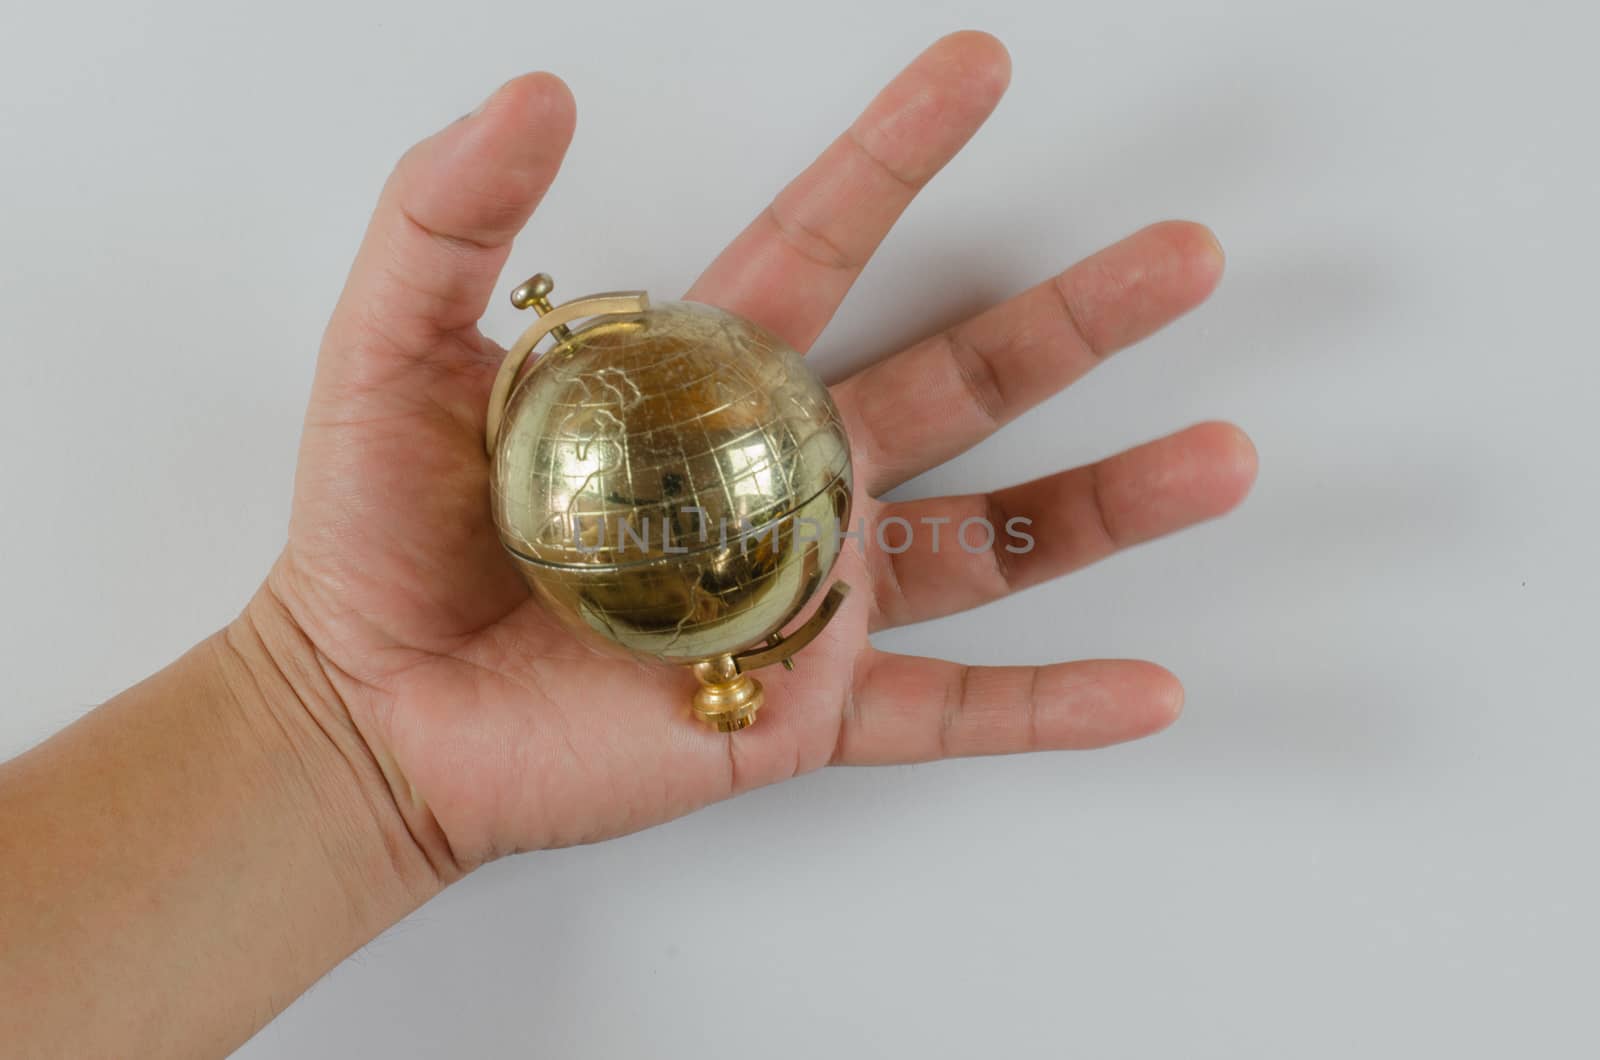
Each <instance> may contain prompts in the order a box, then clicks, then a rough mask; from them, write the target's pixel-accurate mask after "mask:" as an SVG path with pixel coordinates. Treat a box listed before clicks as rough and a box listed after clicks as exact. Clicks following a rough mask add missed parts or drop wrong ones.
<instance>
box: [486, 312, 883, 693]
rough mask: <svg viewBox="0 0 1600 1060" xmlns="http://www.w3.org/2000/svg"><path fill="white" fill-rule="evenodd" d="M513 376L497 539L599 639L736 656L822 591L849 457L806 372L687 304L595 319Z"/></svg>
mask: <svg viewBox="0 0 1600 1060" xmlns="http://www.w3.org/2000/svg"><path fill="white" fill-rule="evenodd" d="M557 339H558V341H557V343H556V345H555V346H554V347H552V348H551V349H550V351H549V352H547V353H546V354H545V355H544V356H542V357H541V358H539V360H538V361H537V362H535V363H534V365H533V366H532V367H531V368H530V369H528V370H527V372H526V373H525V374H524V375H523V376H522V378H521V379H520V380H519V381H518V382H517V384H516V385H515V387H514V389H513V390H512V392H511V396H510V398H509V400H508V402H507V404H506V409H505V417H504V420H503V423H502V426H501V428H500V432H499V436H498V438H497V439H496V441H495V445H494V450H493V457H492V463H491V485H492V488H491V498H492V501H491V503H492V505H493V512H494V520H495V525H496V527H497V528H498V530H499V533H500V539H501V542H502V543H503V544H504V545H505V548H506V550H507V551H508V552H509V553H510V555H511V557H512V559H513V560H514V562H515V563H516V564H517V567H518V569H519V570H520V571H521V572H522V575H523V577H524V578H525V579H526V580H527V582H528V584H529V585H530V586H531V587H532V589H533V591H534V592H535V594H536V595H537V596H538V597H539V598H540V599H541V600H542V601H543V602H544V604H545V606H546V607H547V608H548V609H549V610H550V611H551V612H552V613H553V614H555V615H556V616H557V617H559V618H560V619H561V620H562V621H564V622H565V623H566V624H567V625H568V626H570V627H571V628H573V629H575V630H577V631H579V632H580V633H582V634H583V635H584V636H586V637H587V638H589V639H591V640H593V641H598V642H601V643H605V644H611V645H616V646H620V647H621V648H623V649H625V650H626V651H628V652H631V653H634V654H637V655H643V656H648V657H652V658H656V659H661V660H665V661H668V662H677V663H690V662H694V661H697V660H703V659H709V658H715V657H717V656H721V655H726V654H730V653H734V652H738V651H740V650H742V649H745V648H748V647H751V646H752V645H756V644H760V643H762V642H764V641H766V640H767V639H768V638H769V637H771V636H773V635H774V634H776V633H777V632H778V631H779V630H781V629H782V628H783V627H784V626H785V625H786V624H787V623H788V622H789V621H790V620H791V619H792V618H794V617H795V616H796V615H797V614H798V613H799V611H800V610H801V609H802V608H803V607H804V606H805V604H806V602H807V601H808V600H809V599H810V598H811V597H812V595H813V594H814V593H815V592H816V590H817V589H818V587H819V586H820V585H821V583H822V581H823V579H824V578H826V577H827V575H828V572H829V570H830V569H831V568H832V566H833V563H834V560H835V559H836V558H837V556H838V552H839V547H840V534H839V531H840V529H841V527H842V528H845V529H848V520H849V511H850V496H851V478H850V446H849V442H848V439H847V437H846V435H845V430H844V426H843V423H842V421H841V420H840V417H839V411H838V409H837V408H836V407H835V405H834V403H833V400H832V398H831V397H829V395H828V391H827V389H826V388H825V387H824V386H823V385H822V383H821V382H820V381H819V380H818V379H817V377H816V376H815V375H814V374H813V373H812V371H811V370H810V369H809V368H808V367H807V366H806V364H805V362H804V361H803V360H802V359H801V358H800V357H799V355H798V354H796V353H795V352H794V351H793V350H791V349H789V348H788V347H787V346H786V345H785V344H784V343H783V342H782V341H781V340H779V339H778V338H776V337H775V336H773V335H772V334H771V333H769V332H767V331H766V330H764V329H762V328H760V327H758V326H757V325H755V324H753V323H751V322H750V321H748V320H744V319H743V318H741V317H738V316H735V315H733V314H730V313H727V312H724V311H722V310H719V309H715V308H712V307H710V306H704V305H699V304H696V303H691V302H666V303H656V304H654V305H652V306H650V308H648V309H646V310H644V311H642V312H639V313H631V314H626V315H620V316H607V317H600V318H596V319H594V320H592V321H591V322H590V323H589V324H587V325H586V326H584V327H582V328H580V329H578V330H576V331H573V332H572V333H571V334H562V333H560V332H558V333H557Z"/></svg>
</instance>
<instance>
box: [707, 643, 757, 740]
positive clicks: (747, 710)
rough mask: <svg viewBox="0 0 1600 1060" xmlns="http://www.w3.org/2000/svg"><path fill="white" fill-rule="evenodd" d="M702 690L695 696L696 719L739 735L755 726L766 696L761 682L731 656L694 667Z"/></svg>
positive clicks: (710, 660)
mask: <svg viewBox="0 0 1600 1060" xmlns="http://www.w3.org/2000/svg"><path fill="white" fill-rule="evenodd" d="M693 669H694V675H695V677H696V678H698V679H699V681H700V688H699V690H698V691H696V692H695V694H694V703H693V707H694V716H695V717H697V718H699V719H700V720H701V721H703V722H705V723H706V724H707V725H710V726H711V727H712V728H714V729H716V730H717V731H718V732H738V731H739V730H740V729H745V728H749V727H750V726H751V725H754V724H755V721H756V711H758V710H760V709H761V704H762V701H763V699H764V698H765V696H764V695H763V693H762V691H761V682H760V681H757V680H756V679H755V678H753V677H751V676H750V675H749V674H746V673H741V672H740V671H739V664H738V663H737V662H735V661H734V658H733V656H731V655H721V656H718V657H717V658H715V659H704V660H702V661H700V662H697V663H695V664H694V667H693Z"/></svg>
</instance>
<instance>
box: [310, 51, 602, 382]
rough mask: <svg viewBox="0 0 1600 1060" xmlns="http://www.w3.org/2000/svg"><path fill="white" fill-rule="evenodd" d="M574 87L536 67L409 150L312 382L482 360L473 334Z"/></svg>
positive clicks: (544, 179) (558, 148)
mask: <svg viewBox="0 0 1600 1060" xmlns="http://www.w3.org/2000/svg"><path fill="white" fill-rule="evenodd" d="M573 122H574V107H573V102H572V94H571V92H569V91H568V89H567V86H566V85H565V84H564V83H563V82H562V81H561V79H560V78H558V77H556V76H554V75H553V74H547V73H536V74H528V75H525V76H523V77H519V78H517V79H516V80H514V81H510V82H508V83H506V84H505V85H503V86H501V88H500V89H499V90H497V91H496V92H495V93H494V94H493V95H492V96H490V97H489V98H488V99H487V100H486V101H485V102H484V103H483V104H482V105H481V106H480V107H479V108H478V109H477V110H475V111H473V112H472V113H471V114H469V115H468V116H467V117H465V118H462V119H461V120H459V121H457V122H455V123H453V124H451V125H450V126H448V127H447V128H445V129H442V130H440V131H439V132H438V133H435V134H434V135H433V136H431V137H429V138H428V139H426V140H424V141H422V142H421V143H419V144H417V145H416V146H415V147H413V148H412V149H411V150H410V151H408V152H406V154H405V156H404V157H403V158H401V160H400V162H399V164H398V165H397V166H396V167H395V170H394V173H393V174H392V175H391V176H390V177H389V180H388V182H387V183H386V184H385V185H384V188H383V192H382V194H381V195H380V196H379V199H378V205H377V208H376V209H375V210H374V211H373V214H372V220H371V222H370V223H369V224H368V226H367V233H366V236H365V238H363V240H362V242H361V249H360V250H359V251H358V252H357V254H356V260H355V264H354V265H353V266H352V267H351V270H350V276H349V279H348V280H347V281H346V283H345V288H344V293H343V294H342V295H341V296H340V299H339V304H338V306H337V307H336V308H335V309H334V312H333V317H332V319H331V320H330V321H329V324H328V331H327V334H326V336H325V338H324V342H323V349H322V355H321V359H320V361H319V362H318V368H317V382H318V386H319V388H321V387H325V386H328V385H331V386H333V387H334V389H335V390H336V391H340V392H343V393H346V394H348V393H350V392H351V391H352V390H355V391H362V390H366V389H368V388H369V387H375V386H382V385H384V384H385V383H386V382H388V381H390V380H392V379H393V378H395V376H396V375H397V374H398V373H400V372H403V371H405V370H406V369H408V368H410V367H414V366H416V365H417V364H418V363H419V362H420V363H427V364H432V365H435V366H437V367H445V368H448V367H449V366H448V365H439V364H437V362H439V361H441V360H449V359H452V358H463V359H478V358H481V356H482V350H483V347H482V345H481V344H480V343H479V342H478V341H477V339H476V335H475V333H473V334H472V337H471V339H470V341H465V342H462V341H454V342H451V341H444V340H448V339H451V338H455V337H463V336H465V335H467V334H468V333H469V329H472V328H473V327H474V325H475V324H476V323H477V321H478V319H479V318H480V317H482V315H483V311H484V308H485V306H487V305H488V302H489V297H490V295H491V294H492V293H493V289H494V285H495V283H496V282H497V281H498V279H499V276H500V270H501V269H502V268H503V267H504V265H505V261H506V256H507V255H508V254H509V253H510V250H511V242H512V240H513V239H515V238H516V235H517V233H518V232H520V231H521V230H522V226H523V225H524V224H526V223H527V221H528V218H529V217H530V216H531V215H532V213H533V211H534V208H535V207H536V206H538V205H539V201H540V200H541V199H542V198H544V193H545V191H546V190H547V189H548V188H549V187H550V182H551V181H552V180H554V179H555V175H556V171H557V170H558V169H559V168H560V165H561V159H562V157H563V155H565V154H566V150H567V144H568V143H569V142H570V141H571V139H572V129H573Z"/></svg>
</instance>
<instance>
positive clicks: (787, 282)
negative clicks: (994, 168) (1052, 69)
mask: <svg viewBox="0 0 1600 1060" xmlns="http://www.w3.org/2000/svg"><path fill="white" fill-rule="evenodd" d="M1010 78H1011V60H1010V57H1009V56H1008V55H1007V54H1006V50H1005V47H1004V46H1003V45H1002V44H1001V43H1000V42H999V41H998V40H996V39H995V38H994V37H991V36H989V35H988V34H987V33H980V32H977V31H975V30H964V31H962V32H959V33H952V34H950V35H949V36H947V37H942V38H940V39H939V40H938V41H936V42H935V43H934V44H933V45H932V46H931V47H929V48H928V49H927V50H926V51H924V52H923V53H922V54H921V55H919V56H918V57H917V58H916V59H915V60H913V61H912V63H911V65H909V66H907V67H906V68H905V69H904V70H902V71H901V72H900V74H899V76H897V77H896V78H895V79H894V80H893V81H891V82H890V83H889V84H888V86H887V87H886V88H884V89H883V91H882V92H880V93H878V95H877V97H876V98H875V99H873V101H872V102H871V103H870V104H869V105H868V106H867V109H866V110H865V111H863V112H862V114H861V116H860V117H859V118H857V119H856V121H855V123H854V124H852V125H851V126H850V128H849V129H847V130H846V131H845V132H844V134H843V135H841V136H840V137H839V138H838V139H837V140H835V141H834V142H833V143H832V144H830V145H829V146H828V148H827V149H826V150H825V151H823V152H822V154H821V156H819V157H818V158H817V160H816V161H815V162H813V163H812V164H811V165H810V166H809V167H808V168H807V169H806V170H805V171H804V172H803V173H801V174H800V175H799V176H798V177H796V178H795V179H794V180H793V181H792V182H790V184H789V185H788V186H787V187H785V188H784V189H783V190H782V191H781V192H779V193H778V196H777V198H775V199H773V201H772V204H771V205H770V206H768V207H767V208H766V209H765V210H763V211H762V213H761V215H760V216H758V217H757V218H756V219H755V220H754V221H752V222H751V223H750V225H749V226H748V227H747V228H746V229H745V230H744V231H743V232H741V233H740V234H739V236H738V237H737V238H736V239H734V241H733V242H732V243H731V244H729V245H728V248H727V249H726V250H724V251H723V252H722V253H721V254H720V255H719V256H718V257H717V259H716V260H715V261H713V262H712V263H711V266H710V267H709V268H707V269H706V271H705V273H704V274H703V275H702V276H701V277H700V279H699V280H697V281H696V282H695V285H694V286H693V287H692V288H691V289H690V291H689V293H688V295H687V297H688V298H690V299H693V300H695V301H699V302H709V303H711V304H713V305H717V306H721V307H722V308H723V309H727V310H729V311H731V312H734V313H738V314H739V315H741V316H744V317H748V318H749V319H751V320H753V321H755V322H756V323H758V324H760V325H762V326H763V327H765V328H767V329H768V330H770V331H772V332H773V333H775V334H776V335H778V337H780V338H782V339H783V340H784V341H785V342H788V343H789V344H790V345H792V346H793V347H794V348H795V349H797V350H801V351H804V350H805V349H806V348H807V347H809V346H810V345H811V343H812V342H813V341H815V340H816V337H817V335H819V334H820V333H821V332H822V329H823V327H825V326H826V325H827V323H828V321H829V320H831V319H832V318H833V314H834V312H835V310H837V309H838V308H839V303H840V302H841V301H843V300H844V296H845V294H846V292H848V291H849V290H850V285H851V284H853V283H855V280H856V277H857V276H859V275H860V274H861V270H862V268H863V267H864V266H865V265H866V263H867V259H868V258H870V257H871V256H872V252H873V251H874V250H876V249H877V248H878V244H879V243H881V242H883V238H884V236H886V235H888V233H889V229H890V227H891V226H892V225H893V224H894V222H895V221H896V220H897V219H898V218H899V217H900V215H901V213H903V212H904V211H905V208H906V207H907V206H909V205H910V203H911V200H912V199H913V198H914V197H915V196H916V194H917V192H918V191H920V190H922V188H923V186H924V185H926V184H927V183H928V181H929V180H931V179H932V178H933V175H934V174H935V173H937V172H939V170H941V169H943V168H944V166H945V164H946V163H947V162H949V161H950V159H952V158H954V157H955V155H956V152H958V151H959V150H961V148H962V146H963V145H965V144H966V142H967V141H968V140H970V139H971V138H972V135H973V134H974V133H975V132H977V131H978V127H979V126H981V125H982V124H983V122H984V119H986V118H987V117H988V116H989V114H990V112H992V111H993V110H994V108H995V104H997V103H998V102H999V101H1000V96H1001V95H1002V94H1003V93H1004V92H1005V89H1006V85H1007V83H1008V82H1009V81H1010Z"/></svg>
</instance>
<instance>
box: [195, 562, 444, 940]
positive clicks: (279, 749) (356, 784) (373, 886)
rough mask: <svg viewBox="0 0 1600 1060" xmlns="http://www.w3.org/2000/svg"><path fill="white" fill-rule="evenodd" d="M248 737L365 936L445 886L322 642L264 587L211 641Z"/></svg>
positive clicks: (217, 666) (221, 678) (219, 670)
mask: <svg viewBox="0 0 1600 1060" xmlns="http://www.w3.org/2000/svg"><path fill="white" fill-rule="evenodd" d="M207 648H209V652H208V654H209V657H210V661H211V664H212V665H213V666H214V668H215V672H216V674H217V677H218V679H219V681H220V682H221V683H222V685H223V686H224V687H225V689H226V690H227V694H228V697H229V698H230V699H231V700H232V701H233V702H234V703H235V704H236V705H237V707H238V711H237V713H238V716H239V718H240V721H241V722H242V724H243V725H244V726H245V727H246V728H247V729H248V731H249V733H250V742H251V743H252V744H253V745H254V746H255V747H256V748H257V750H258V752H259V753H260V754H261V755H262V760H263V762H264V764H265V768H266V769H267V770H268V771H269V773H270V774H271V775H272V776H273V778H274V781H275V783H276V784H278V785H280V786H281V789H282V791H283V793H284V795H285V796H286V798H287V799H289V800H290V805H291V806H292V807H293V809H292V811H291V812H293V813H294V815H295V816H296V817H297V818H298V819H299V821H300V822H301V823H302V824H303V825H304V827H305V828H306V829H307V830H308V831H309V832H310V833H311V834H312V836H313V837H314V838H315V840H316V841H317V843H318V846H319V848H320V850H321V852H322V854H323V856H324V857H325V858H326V859H327V863H328V864H329V866H331V867H332V868H333V870H334V872H335V874H336V876H337V878H338V882H339V886H340V888H341V889H342V890H343V892H344V895H345V898H346V900H347V902H348V904H349V909H350V913H351V915H352V918H353V921H354V922H353V924H352V927H354V928H356V929H357V931H356V934H357V935H359V936H360V937H358V938H356V939H355V941H354V944H355V945H360V944H361V943H364V942H365V941H367V940H368V939H370V938H371V937H373V936H375V935H377V934H378V933H379V932H381V931H383V930H384V929H385V928H387V927H388V926H389V925H391V924H393V923H394V922H395V921H397V920H399V919H400V918H401V917H403V916H405V915H406V914H408V913H410V912H411V911H412V910H413V909H415V908H417V907H418V906H420V905H421V904H422V903H423V902H426V901H427V900H428V899H429V898H431V897H432V896H433V895H434V894H436V893H438V891H439V890H441V889H442V888H443V886H444V885H445V883H446V882H448V880H449V877H448V876H447V875H446V874H445V873H442V872H441V871H439V869H438V868H436V866H435V864H434V862H433V861H432V860H431V859H430V858H429V857H428V855H427V853H426V852H425V850H424V849H423V847H422V845H421V844H419V843H418V842H417V840H416V838H415V837H414V835H413V833H412V831H411V829H410V827H409V826H408V824H407V819H406V816H405V814H404V813H403V812H402V811H401V808H400V807H399V806H398V805H397V803H396V801H395V796H394V793H393V787H392V785H391V784H390V783H389V782H388V780H387V779H386V777H385V773H384V770H383V768H382V765H381V763H380V759H379V757H378V755H376V754H375V753H374V750H373V748H372V747H371V746H370V745H369V744H368V742H367V740H366V738H365V737H364V736H363V734H362V732H361V730H360V729H359V728H358V727H357V725H356V724H355V722H354V721H353V720H352V717H351V714H350V711H349V710H348V709H347V708H346V705H345V703H344V700H343V698H342V696H341V694H340V692H339V689H338V687H337V686H336V685H335V683H334V681H333V680H331V679H330V677H329V672H328V668H327V666H326V664H325V662H324V660H323V659H322V657H321V656H320V654H319V653H318V651H317V649H316V646H315V645H314V644H312V642H311V641H310V640H309V639H308V638H307V637H306V636H305V634H304V632H302V631H301V629H300V628H299V626H298V625H297V624H296V623H295V621H294V619H293V617H292V615H291V614H290V612H289V611H288V609H287V608H286V607H284V605H283V603H282V602H281V601H280V600H279V599H278V598H277V596H275V595H274V593H273V592H272V590H271V589H270V588H268V587H266V586H263V587H262V588H261V589H260V590H259V591H258V592H257V593H256V595H255V597H253V598H252V599H251V601H250V603H249V605H248V606H247V607H246V608H245V609H244V611H243V612H242V613H241V614H240V615H239V617H238V618H236V619H235V620H234V621H233V622H232V623H230V624H229V625H228V626H227V627H225V628H224V629H223V630H222V631H220V632H219V633H218V634H216V635H215V636H214V637H213V638H212V639H211V641H210V642H208V644H207Z"/></svg>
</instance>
